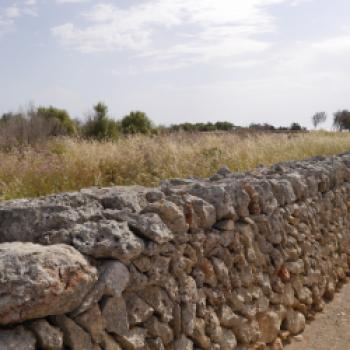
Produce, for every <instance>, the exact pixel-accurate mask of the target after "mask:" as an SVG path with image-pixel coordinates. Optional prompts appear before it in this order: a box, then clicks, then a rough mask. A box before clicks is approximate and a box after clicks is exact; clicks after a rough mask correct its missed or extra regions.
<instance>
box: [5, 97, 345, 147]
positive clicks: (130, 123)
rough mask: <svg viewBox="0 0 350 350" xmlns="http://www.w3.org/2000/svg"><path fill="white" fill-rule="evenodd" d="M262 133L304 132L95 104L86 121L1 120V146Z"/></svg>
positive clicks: (38, 116) (37, 110) (53, 113)
mask: <svg viewBox="0 0 350 350" xmlns="http://www.w3.org/2000/svg"><path fill="white" fill-rule="evenodd" d="M326 119H327V115H326V113H325V112H318V113H316V114H315V115H314V116H312V122H313V124H314V126H315V127H317V125H319V124H320V123H322V122H324V121H325V120H326ZM334 127H335V128H336V129H338V130H350V112H349V111H347V110H343V111H339V112H336V113H335V114H334ZM241 129H244V130H248V131H250V130H252V131H264V132H290V131H293V132H297V131H306V128H305V127H302V126H301V125H300V124H298V123H292V124H291V125H290V126H289V127H283V126H280V127H275V126H273V125H270V124H267V123H264V124H251V125H250V126H249V127H248V128H242V127H239V126H235V125H234V124H233V123H231V122H228V121H218V122H216V123H211V122H208V123H181V124H173V125H171V126H156V125H155V124H154V123H153V122H152V120H151V119H150V118H149V117H148V116H147V115H146V113H144V112H141V111H134V112H130V113H129V114H128V115H126V116H124V117H123V118H121V119H119V120H115V119H114V118H112V117H110V115H109V114H108V107H107V106H106V105H105V104H104V103H102V102H99V103H97V104H96V105H95V106H94V107H93V110H92V112H91V113H90V115H89V116H88V117H87V118H86V119H85V121H80V120H76V119H73V118H72V117H71V116H70V115H69V114H68V112H67V111H66V110H64V109H59V108H55V107H52V106H50V107H33V106H32V107H29V108H27V109H26V110H24V111H21V112H9V113H5V114H3V115H2V116H1V117H0V146H1V147H13V146H18V145H28V144H34V143H37V142H38V141H41V140H45V139H47V138H49V137H53V136H79V137H82V138H87V139H89V138H90V139H96V140H115V139H118V138H119V137H120V136H121V135H130V134H150V135H152V134H159V133H172V132H179V131H183V132H231V131H236V130H238V131H239V130H241Z"/></svg>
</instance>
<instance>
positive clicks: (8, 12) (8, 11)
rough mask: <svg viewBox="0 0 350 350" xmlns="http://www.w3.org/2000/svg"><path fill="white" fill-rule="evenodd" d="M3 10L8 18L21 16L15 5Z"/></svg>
mask: <svg viewBox="0 0 350 350" xmlns="http://www.w3.org/2000/svg"><path fill="white" fill-rule="evenodd" d="M4 12H5V17H6V18H9V19H12V18H17V17H21V10H20V9H19V7H18V6H17V5H12V6H9V7H7V8H6V9H5V11H4Z"/></svg>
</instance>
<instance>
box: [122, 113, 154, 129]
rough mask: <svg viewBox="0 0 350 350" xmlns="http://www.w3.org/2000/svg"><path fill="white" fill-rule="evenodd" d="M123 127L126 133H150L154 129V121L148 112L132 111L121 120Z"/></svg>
mask: <svg viewBox="0 0 350 350" xmlns="http://www.w3.org/2000/svg"><path fill="white" fill-rule="evenodd" d="M120 125H121V128H122V131H123V133H124V134H149V133H151V131H152V128H153V127H152V121H151V120H150V119H149V118H148V117H147V115H146V113H144V112H140V111H136V112H130V114H129V115H127V116H125V117H124V118H123V119H122V120H121V123H120Z"/></svg>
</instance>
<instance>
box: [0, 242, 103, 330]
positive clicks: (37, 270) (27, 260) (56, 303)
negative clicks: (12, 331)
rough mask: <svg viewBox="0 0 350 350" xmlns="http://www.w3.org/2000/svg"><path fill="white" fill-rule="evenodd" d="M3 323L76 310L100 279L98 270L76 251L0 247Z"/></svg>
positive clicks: (25, 245)
mask: <svg viewBox="0 0 350 350" xmlns="http://www.w3.org/2000/svg"><path fill="white" fill-rule="evenodd" d="M0 271H1V273H0V324H2V325H6V324H9V323H16V322H22V321H25V320H30V319H34V318H40V317H45V316H48V315H57V314H62V313H67V312H70V311H72V310H74V309H75V308H76V307H77V306H79V305H80V303H81V302H82V300H83V298H84V296H85V295H86V293H87V292H88V291H89V289H90V288H91V287H92V286H93V285H94V283H95V282H96V280H97V271H96V269H95V268H94V267H92V266H91V265H90V264H89V263H88V262H87V260H86V259H85V258H84V257H83V256H82V255H81V254H80V253H79V252H78V251H76V250H75V249H74V248H72V247H69V246H66V245H54V246H40V245H37V244H32V243H3V244H0Z"/></svg>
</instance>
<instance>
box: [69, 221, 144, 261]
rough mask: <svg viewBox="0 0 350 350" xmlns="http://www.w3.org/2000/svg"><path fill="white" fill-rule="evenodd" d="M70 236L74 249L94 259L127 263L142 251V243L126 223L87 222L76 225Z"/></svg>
mask: <svg viewBox="0 0 350 350" xmlns="http://www.w3.org/2000/svg"><path fill="white" fill-rule="evenodd" d="M71 235H72V237H73V240H72V243H73V245H74V247H75V248H76V249H78V250H79V251H80V252H81V253H83V254H86V255H91V256H93V257H95V258H112V259H118V260H121V261H128V260H130V259H133V258H135V257H136V256H138V255H139V254H140V253H141V251H142V250H143V241H142V240H141V239H140V238H138V237H136V236H135V235H134V234H133V233H132V232H131V231H130V230H129V228H128V225H127V223H126V222H115V221H112V220H101V221H99V222H87V223H85V224H79V225H76V226H75V227H74V228H73V230H72V233H71Z"/></svg>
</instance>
